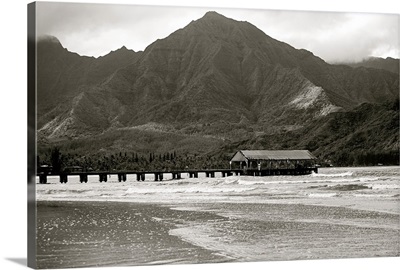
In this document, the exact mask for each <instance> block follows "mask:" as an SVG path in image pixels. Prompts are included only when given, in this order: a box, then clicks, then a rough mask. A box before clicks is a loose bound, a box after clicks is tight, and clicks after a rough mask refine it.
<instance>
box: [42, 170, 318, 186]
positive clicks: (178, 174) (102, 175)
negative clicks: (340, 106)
mask: <svg viewBox="0 0 400 270" xmlns="http://www.w3.org/2000/svg"><path fill="white" fill-rule="evenodd" d="M313 172H315V173H318V168H316V167H311V168H297V169H261V170H258V169H204V170H174V171H110V172H103V171H102V172H95V171H88V172H82V171H79V172H63V173H59V174H51V173H43V172H41V173H38V174H37V176H38V177H39V183H40V184H46V183H47V177H48V176H58V177H59V179H60V183H63V184H65V183H67V182H68V177H69V176H77V175H78V176H79V181H80V182H81V183H87V182H88V176H89V175H97V176H98V181H99V182H107V179H108V176H110V175H116V176H117V177H118V182H126V180H127V178H128V177H127V176H128V175H136V180H137V181H145V180H146V175H148V176H150V175H153V176H154V181H163V180H164V176H165V175H166V174H170V175H171V176H172V179H174V180H179V179H182V178H183V177H182V176H183V175H185V176H186V177H187V178H199V173H203V174H204V175H205V177H207V178H215V177H216V174H217V173H219V174H220V175H221V177H229V176H233V175H236V176H237V175H247V176H270V175H306V174H311V173H313Z"/></svg>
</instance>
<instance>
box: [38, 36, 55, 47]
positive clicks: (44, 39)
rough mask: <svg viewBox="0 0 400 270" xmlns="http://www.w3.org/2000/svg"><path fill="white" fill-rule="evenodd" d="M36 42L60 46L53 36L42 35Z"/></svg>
mask: <svg viewBox="0 0 400 270" xmlns="http://www.w3.org/2000/svg"><path fill="white" fill-rule="evenodd" d="M37 41H38V42H48V43H54V44H60V45H61V42H60V41H59V40H58V38H56V37H55V36H51V35H42V36H39V37H38V38H37Z"/></svg>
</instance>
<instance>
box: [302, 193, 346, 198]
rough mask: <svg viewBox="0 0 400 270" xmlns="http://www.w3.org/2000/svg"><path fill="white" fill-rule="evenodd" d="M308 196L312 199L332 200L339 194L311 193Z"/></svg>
mask: <svg viewBox="0 0 400 270" xmlns="http://www.w3.org/2000/svg"><path fill="white" fill-rule="evenodd" d="M307 196H308V197H310V198H331V197H338V196H339V195H338V194H337V193H309V194H307Z"/></svg>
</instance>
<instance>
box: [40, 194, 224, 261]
mask: <svg viewBox="0 0 400 270" xmlns="http://www.w3.org/2000/svg"><path fill="white" fill-rule="evenodd" d="M37 216H38V223H37V228H38V254H37V262H38V268H69V267H89V266H111V265H114V266H116V265H143V264H164V263H200V262H201V263H205V262H227V261H231V260H230V259H229V258H227V257H225V256H222V255H219V254H217V252H215V251H210V250H207V249H204V248H202V247H199V246H196V245H193V244H190V243H188V242H186V241H183V240H181V239H180V238H179V237H177V236H174V235H170V234H169V231H170V230H171V229H173V228H176V226H177V225H179V224H183V223H184V222H192V221H197V222H202V221H204V220H220V219H225V218H223V217H220V216H217V215H215V214H212V213H206V212H194V211H177V210H171V209H169V208H168V207H162V206H160V205H151V204H140V203H123V202H67V201H66V202H62V201H60V202H38V207H37Z"/></svg>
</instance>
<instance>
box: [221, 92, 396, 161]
mask: <svg viewBox="0 0 400 270" xmlns="http://www.w3.org/2000/svg"><path fill="white" fill-rule="evenodd" d="M399 148H400V143H399V100H395V101H392V102H386V103H382V104H368V103H364V104H361V105H360V106H357V107H356V108H354V109H353V110H351V111H348V112H335V113H331V114H329V115H328V116H326V117H324V118H323V119H315V120H314V121H312V122H311V123H310V124H309V125H307V126H306V127H304V128H302V129H298V130H295V131H290V132H286V133H284V134H272V135H264V136H259V137H257V138H252V139H249V140H243V141H238V142H236V143H234V144H232V145H226V146H225V147H224V148H223V149H219V150H218V151H220V152H228V153H229V152H234V151H235V149H308V150H310V151H312V152H313V153H314V154H315V155H316V156H318V157H319V159H320V161H321V162H325V163H327V164H332V163H333V164H334V165H377V164H378V163H382V164H399Z"/></svg>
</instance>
